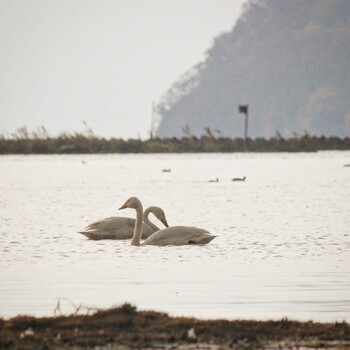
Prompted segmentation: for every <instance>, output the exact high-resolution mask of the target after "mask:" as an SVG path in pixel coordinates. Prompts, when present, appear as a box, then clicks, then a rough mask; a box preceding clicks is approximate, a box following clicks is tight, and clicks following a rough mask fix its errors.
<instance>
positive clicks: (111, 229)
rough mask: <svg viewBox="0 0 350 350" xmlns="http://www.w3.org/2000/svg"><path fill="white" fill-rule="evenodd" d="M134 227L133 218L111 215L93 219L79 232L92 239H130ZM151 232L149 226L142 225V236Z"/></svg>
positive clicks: (146, 235)
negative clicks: (97, 219)
mask: <svg viewBox="0 0 350 350" xmlns="http://www.w3.org/2000/svg"><path fill="white" fill-rule="evenodd" d="M134 227H135V219H132V218H125V217H121V216H113V217H110V218H106V219H103V220H99V221H95V222H93V223H92V224H90V225H88V226H87V227H86V228H85V230H84V231H80V232H79V233H81V234H83V235H84V236H86V237H87V238H89V239H93V240H100V239H131V238H132V236H133V233H134ZM153 232H154V230H153V229H152V228H151V227H150V226H148V225H145V224H144V225H143V233H144V234H143V237H144V238H145V237H148V236H150V235H151V234H152V233H153Z"/></svg>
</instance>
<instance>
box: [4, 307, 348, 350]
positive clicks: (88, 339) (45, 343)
mask: <svg viewBox="0 0 350 350" xmlns="http://www.w3.org/2000/svg"><path fill="white" fill-rule="evenodd" d="M96 347H98V348H99V349H101V350H102V349H109V350H112V349H115V350H122V349H123V350H129V349H136V348H137V349H144V348H147V349H149V350H151V349H170V348H171V349H178V350H180V349H181V350H189V349H207V350H209V349H210V350H214V349H216V350H218V349H221V350H226V349H232V348H233V349H267V348H268V349H281V348H282V349H287V348H288V349H289V348H299V347H303V348H309V349H316V348H327V349H348V348H349V347H350V325H349V324H348V323H346V322H334V323H318V322H313V321H308V322H297V321H292V320H288V319H281V320H279V321H254V320H234V321H228V320H223V319H218V320H198V319H195V318H188V317H171V316H169V315H167V314H166V313H161V312H156V311H137V310H136V308H135V307H134V306H132V305H130V304H124V305H122V306H120V307H116V308H111V309H107V310H98V311H95V312H94V313H93V314H91V315H83V314H82V310H81V309H77V310H76V312H75V313H74V314H73V315H70V316H54V317H41V318H37V317H32V316H17V317H14V318H11V319H8V320H4V319H1V318H0V349H73V348H74V349H77V350H80V349H96Z"/></svg>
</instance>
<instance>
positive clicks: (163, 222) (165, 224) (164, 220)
mask: <svg viewBox="0 0 350 350" xmlns="http://www.w3.org/2000/svg"><path fill="white" fill-rule="evenodd" d="M160 221H161V222H162V224H163V225H164V226H165V227H169V225H168V222H167V221H166V218H165V216H164V217H163V218H162V219H161V220H160Z"/></svg>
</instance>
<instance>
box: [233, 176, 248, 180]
mask: <svg viewBox="0 0 350 350" xmlns="http://www.w3.org/2000/svg"><path fill="white" fill-rule="evenodd" d="M245 179H246V177H245V176H243V177H234V178H233V179H232V181H245Z"/></svg>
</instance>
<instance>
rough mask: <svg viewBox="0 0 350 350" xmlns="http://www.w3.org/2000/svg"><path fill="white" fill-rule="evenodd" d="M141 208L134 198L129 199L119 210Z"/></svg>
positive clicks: (137, 200) (138, 201)
mask: <svg viewBox="0 0 350 350" xmlns="http://www.w3.org/2000/svg"><path fill="white" fill-rule="evenodd" d="M140 207H142V204H141V202H140V200H139V199H138V198H136V197H130V198H129V199H128V200H127V201H126V202H125V203H124V204H123V205H122V206H121V207H120V208H119V210H121V209H125V208H132V209H136V208H140Z"/></svg>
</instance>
